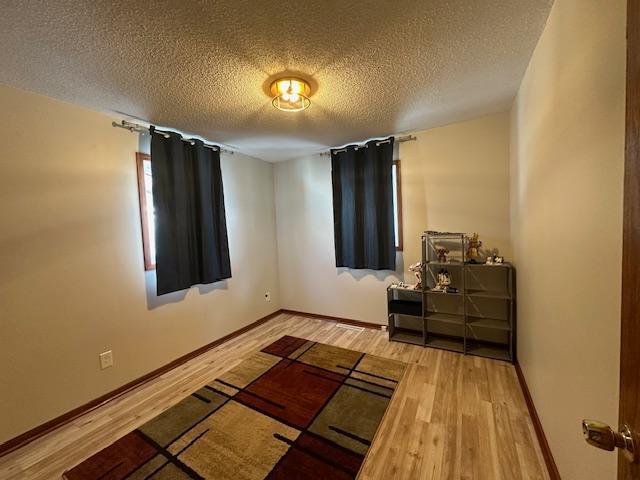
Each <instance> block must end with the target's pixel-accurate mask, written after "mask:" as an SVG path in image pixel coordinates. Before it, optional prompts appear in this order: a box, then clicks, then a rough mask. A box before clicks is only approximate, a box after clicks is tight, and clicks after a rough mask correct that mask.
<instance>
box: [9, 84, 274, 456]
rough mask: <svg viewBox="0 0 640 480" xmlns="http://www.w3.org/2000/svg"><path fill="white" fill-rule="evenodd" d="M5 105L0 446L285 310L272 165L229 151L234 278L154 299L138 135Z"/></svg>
mask: <svg viewBox="0 0 640 480" xmlns="http://www.w3.org/2000/svg"><path fill="white" fill-rule="evenodd" d="M0 105H2V115H0V219H1V224H0V225H1V228H0V335H1V336H0V390H1V392H2V393H1V394H0V412H1V413H0V443H1V442H2V441H5V440H7V439H9V438H12V437H14V436H16V435H18V434H20V433H22V432H24V431H26V430H28V429H30V428H32V427H34V426H36V425H39V424H41V423H43V422H45V421H47V420H50V419H51V418H53V417H55V416H57V415H60V414H62V413H64V412H66V411H68V410H70V409H72V408H74V407H77V406H79V405H81V404H83V403H85V402H87V401H89V400H92V399H94V398H96V397H98V396H100V395H102V394H104V393H106V392H109V391H111V390H113V389H115V388H117V387H119V386H121V385H123V384H125V383H127V382H129V381H131V380H133V379H135V378H137V377H139V376H141V375H143V374H145V373H148V372H150V371H152V370H154V369H155V368H158V367H160V366H162V365H164V364H166V363H168V362H169V361H171V360H173V359H175V358H177V357H179V356H181V355H184V354H186V353H188V352H191V351H193V350H195V349H196V348H198V347H200V346H203V345H205V344H207V343H209V342H212V341H214V340H216V339H218V338H220V337H222V336H224V335H226V334H227V333H230V332H232V331H234V330H237V329H239V328H241V327H242V326H244V325H247V324H249V323H251V322H253V321H254V320H256V319H258V318H260V317H262V316H265V315H267V314H269V313H271V312H273V311H274V310H277V309H278V308H279V307H280V303H279V294H278V272H277V258H276V256H277V251H276V235H275V211H274V201H273V167H272V165H271V164H269V163H266V162H263V161H259V160H256V159H253V158H250V157H246V156H243V155H239V154H236V155H233V156H227V155H223V159H222V175H223V181H224V189H225V200H226V211H227V225H228V233H229V245H230V255H231V265H232V271H233V278H231V279H229V280H228V281H226V282H221V283H219V284H216V286H215V288H211V287H200V288H192V289H190V290H189V291H188V292H187V293H186V298H185V295H184V294H175V295H169V296H166V297H161V298H156V297H155V295H153V293H149V292H153V291H154V289H155V286H154V285H153V278H154V276H153V274H147V275H145V272H144V269H143V260H142V246H141V234H140V219H139V214H138V200H137V186H136V168H135V157H134V152H135V151H136V149H137V148H138V146H137V142H138V140H137V136H136V135H133V134H131V133H129V132H127V131H124V130H121V129H117V128H112V127H111V118H109V117H107V116H105V115H102V114H99V113H96V112H92V111H89V110H85V109H82V108H78V107H75V106H71V105H69V104H65V103H61V102H58V101H56V100H52V99H49V98H46V97H43V96H39V95H35V94H32V93H26V92H23V91H19V90H15V89H11V88H8V87H3V86H0ZM267 290H269V291H270V292H271V294H272V301H271V303H267V302H265V300H264V298H263V294H264V292H265V291H267ZM108 349H112V350H113V353H114V360H115V365H114V367H113V368H110V369H107V370H100V368H99V362H98V354H99V353H100V352H103V351H105V350H108Z"/></svg>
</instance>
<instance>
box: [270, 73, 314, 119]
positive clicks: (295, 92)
mask: <svg viewBox="0 0 640 480" xmlns="http://www.w3.org/2000/svg"><path fill="white" fill-rule="evenodd" d="M310 93H311V88H310V87H309V84H308V83H307V82H305V81H304V80H301V79H299V78H294V77H288V78H279V79H278V80H276V81H275V82H273V83H272V84H271V94H272V95H273V101H272V102H271V104H272V105H273V106H274V107H276V108H277V109H278V110H282V111H283V112H299V111H301V110H304V109H305V108H309V105H311V100H309V94H310Z"/></svg>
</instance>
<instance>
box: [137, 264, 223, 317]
mask: <svg viewBox="0 0 640 480" xmlns="http://www.w3.org/2000/svg"><path fill="white" fill-rule="evenodd" d="M144 284H145V293H146V297H147V310H153V309H154V308H158V307H162V306H163V305H169V304H171V303H178V302H182V301H183V300H184V299H185V298H186V296H187V292H188V291H189V289H187V290H180V291H179V292H172V293H167V294H165V295H160V296H158V294H157V293H156V292H157V288H156V272H155V271H153V270H152V271H148V272H145V275H144ZM196 288H197V289H198V292H199V293H200V295H206V294H207V293H211V292H213V291H214V290H228V289H229V286H228V285H227V281H226V280H222V281H220V282H216V283H210V284H207V285H196Z"/></svg>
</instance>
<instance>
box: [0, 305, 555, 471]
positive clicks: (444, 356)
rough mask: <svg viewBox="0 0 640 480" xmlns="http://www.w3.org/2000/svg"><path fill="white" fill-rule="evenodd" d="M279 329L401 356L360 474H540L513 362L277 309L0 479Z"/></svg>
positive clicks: (78, 442)
mask: <svg viewBox="0 0 640 480" xmlns="http://www.w3.org/2000/svg"><path fill="white" fill-rule="evenodd" d="M282 335H293V336H297V337H303V338H307V339H309V340H313V341H318V342H322V343H328V344H332V345H336V346H340V347H344V348H350V349H353V350H359V351H363V352H367V353H371V354H374V355H379V356H382V357H386V358H392V359H396V360H401V361H403V362H406V363H408V364H409V367H408V368H407V371H406V373H405V376H404V378H403V379H402V381H401V382H400V384H399V386H398V389H397V390H396V392H395V394H394V396H393V398H392V400H391V403H390V405H389V409H388V412H387V414H386V415H385V417H384V419H383V421H382V424H381V425H380V428H379V430H378V432H377V433H376V436H375V438H374V440H373V443H372V445H371V448H370V450H369V452H368V454H367V457H366V459H365V462H364V464H363V466H362V469H361V471H360V474H359V477H358V478H359V479H360V480H370V479H385V480H386V479H390V478H393V479H406V480H415V479H428V480H442V479H452V480H462V479H472V480H512V479H514V480H515V479H526V480H529V479H535V480H548V479H549V476H548V474H547V471H546V469H545V467H544V460H543V457H542V452H541V451H540V447H539V445H538V443H537V440H536V437H535V432H534V428H533V424H532V422H531V418H530V417H529V414H528V410H527V407H526V404H525V400H524V396H523V394H522V391H521V390H520V386H519V383H518V379H517V376H516V373H515V369H514V367H513V366H512V365H510V364H508V363H505V362H499V361H495V360H490V359H485V358H480V357H464V356H462V355H460V354H457V353H453V352H447V351H442V350H435V349H429V348H421V347H417V346H414V345H407V344H401V343H396V342H389V341H388V340H387V333H386V332H382V331H376V330H371V329H365V330H364V331H361V332H359V331H354V330H346V329H341V328H338V327H337V326H336V323H334V322H326V321H323V320H320V319H317V318H308V317H302V316H295V315H292V314H287V313H283V314H281V315H279V316H277V317H275V318H273V319H271V320H269V321H268V322H265V323H264V324H262V325H260V326H259V327H257V328H255V329H253V330H251V331H249V332H247V333H245V334H243V335H240V336H238V337H236V338H233V339H232V340H230V341H228V342H227V343H224V344H222V345H220V346H218V347H216V348H213V349H211V350H209V351H208V352H206V353H204V354H202V355H200V356H199V357H197V358H194V359H193V360H190V361H189V362H187V363H185V364H183V365H181V366H179V367H177V368H175V369H174V370H171V371H169V372H166V373H165V374H163V375H161V376H159V377H157V378H155V379H153V380H151V381H149V382H148V383H146V384H144V385H142V386H140V387H138V388H136V389H134V390H132V391H130V392H128V393H126V394H124V395H122V396H120V397H118V398H116V399H114V400H112V401H110V402H108V403H106V404H104V405H102V406H100V407H98V408H96V409H95V410H93V411H91V412H89V413H87V414H85V415H83V416H81V417H78V418H76V419H74V420H73V421H72V422H70V423H68V424H66V425H63V426H62V427H60V428H58V429H57V430H55V431H53V432H51V433H49V434H47V435H45V436H43V437H41V438H39V439H37V440H35V441H34V442H32V443H30V444H28V445H26V446H24V447H23V448H21V449H19V450H16V451H14V452H11V453H9V454H7V455H5V456H4V457H0V478H2V479H6V480H18V479H20V480H22V479H29V480H51V479H56V478H60V477H61V475H62V473H63V472H64V471H65V470H67V469H69V468H71V467H73V466H75V465H77V464H78V463H80V462H82V461H83V460H84V459H86V458H88V457H89V456H91V455H93V454H94V453H96V452H97V451H99V450H101V449H102V448H104V447H106V446H108V445H110V444H111V443H112V442H113V441H115V440H117V439H118V438H120V437H121V436H123V435H125V434H126V433H128V432H130V431H131V430H133V429H135V428H137V427H138V426H140V425H142V424H143V423H145V422H146V421H148V420H150V419H151V418H153V417H155V416H156V415H158V414H159V413H161V412H163V411H164V410H166V409H167V408H169V407H171V406H172V405H174V404H176V403H177V402H179V401H180V400H181V399H182V398H184V397H185V396H187V395H189V394H190V393H191V392H194V391H196V390H198V389H199V388H201V387H203V386H204V385H206V384H207V383H209V382H210V381H212V380H213V379H215V378H217V377H219V376H220V375H222V374H223V373H224V372H226V371H227V370H230V369H231V368H233V367H234V366H236V365H237V364H238V363H240V362H241V361H242V360H243V359H245V358H246V357H248V356H250V355H251V354H252V353H254V352H255V351H257V350H259V349H261V348H263V347H265V346H266V345H268V344H270V343H271V342H273V341H274V340H276V339H277V338H279V337H281V336H282Z"/></svg>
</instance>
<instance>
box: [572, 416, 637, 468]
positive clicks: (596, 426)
mask: <svg viewBox="0 0 640 480" xmlns="http://www.w3.org/2000/svg"><path fill="white" fill-rule="evenodd" d="M582 433H583V434H584V439H585V440H586V441H587V443H588V444H589V445H593V446H594V447H597V448H601V449H602V450H608V451H610V452H611V451H613V450H615V449H616V448H620V449H622V451H623V453H624V455H625V457H626V458H627V460H629V461H630V462H632V463H633V462H635V461H636V451H635V444H634V441H633V434H632V432H631V428H629V425H627V424H624V425H622V426H621V427H620V431H619V432H616V431H614V430H613V428H611V427H610V426H609V425H607V424H606V423H602V422H598V421H596V420H583V421H582Z"/></svg>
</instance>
